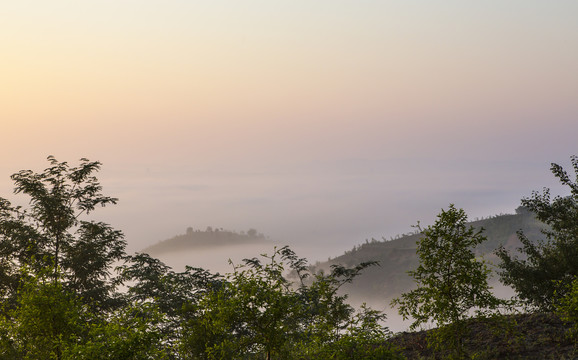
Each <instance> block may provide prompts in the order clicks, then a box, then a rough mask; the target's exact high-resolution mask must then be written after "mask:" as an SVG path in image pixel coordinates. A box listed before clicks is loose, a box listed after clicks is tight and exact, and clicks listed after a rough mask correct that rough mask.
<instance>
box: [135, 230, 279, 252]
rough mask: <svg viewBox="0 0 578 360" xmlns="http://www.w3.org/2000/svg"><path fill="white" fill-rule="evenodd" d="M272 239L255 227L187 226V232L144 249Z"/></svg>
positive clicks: (166, 249)
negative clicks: (245, 228)
mask: <svg viewBox="0 0 578 360" xmlns="http://www.w3.org/2000/svg"><path fill="white" fill-rule="evenodd" d="M269 242H270V240H269V239H268V238H267V237H265V235H263V234H262V233H260V232H258V231H257V230H255V229H249V230H248V231H247V232H244V231H242V232H240V233H237V232H234V231H230V230H224V229H223V228H215V229H213V228H212V227H210V226H209V227H207V228H206V230H195V229H193V228H192V227H189V228H187V231H186V233H185V234H181V235H176V236H174V237H172V238H170V239H167V240H164V241H160V242H158V243H157V244H155V245H152V246H149V247H147V248H145V249H143V252H144V253H147V254H151V255H159V254H166V253H174V252H181V251H190V250H198V249H210V248H218V247H226V246H236V245H248V244H264V243H269Z"/></svg>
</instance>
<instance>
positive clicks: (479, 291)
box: [392, 204, 502, 356]
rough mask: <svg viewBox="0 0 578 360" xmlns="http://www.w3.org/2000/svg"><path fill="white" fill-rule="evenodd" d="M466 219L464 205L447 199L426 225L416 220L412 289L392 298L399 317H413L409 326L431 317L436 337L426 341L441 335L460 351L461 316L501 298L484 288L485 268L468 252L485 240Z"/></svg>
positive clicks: (489, 306) (493, 304) (489, 307)
mask: <svg viewBox="0 0 578 360" xmlns="http://www.w3.org/2000/svg"><path fill="white" fill-rule="evenodd" d="M466 221H467V215H466V213H465V212H464V210H462V209H456V208H455V206H454V205H453V204H452V205H450V207H449V209H448V210H442V211H441V213H440V214H439V215H438V216H437V220H436V222H435V223H434V225H432V226H429V227H427V228H426V229H421V228H420V227H419V224H418V225H417V226H418V229H419V230H420V231H421V233H422V235H423V236H422V237H421V238H420V240H419V241H418V244H417V246H418V247H417V254H418V257H419V260H420V265H419V266H418V268H417V269H416V270H414V271H410V272H409V274H410V276H412V277H413V278H414V279H415V281H416V284H417V289H415V290H413V291H410V292H408V293H404V294H402V295H401V297H399V298H397V299H394V300H393V301H392V305H394V306H398V307H399V313H400V315H402V316H403V318H404V319H408V318H410V317H411V318H413V320H414V322H413V324H412V325H411V328H412V329H415V328H417V327H418V326H419V325H421V324H424V323H428V322H430V321H433V322H434V323H436V324H437V326H438V329H437V331H436V332H435V337H434V339H433V340H436V341H430V344H437V343H440V341H442V342H444V343H445V345H446V346H448V347H450V348H452V349H454V350H455V353H456V354H457V355H458V356H462V355H463V347H462V343H461V342H462V337H463V335H464V332H465V330H466V329H465V327H464V326H463V321H464V320H465V319H467V318H468V317H469V316H470V313H471V311H472V310H474V312H475V314H476V315H478V316H481V315H484V314H485V313H486V312H488V311H489V310H492V309H496V308H497V307H498V306H499V305H501V304H502V302H501V301H500V300H498V299H496V298H495V297H494V296H493V295H492V293H491V291H490V287H489V285H488V282H487V278H488V274H489V270H488V269H487V267H486V266H485V264H484V263H483V262H481V261H479V260H478V259H476V255H475V253H474V252H473V248H475V247H476V246H477V245H478V244H480V243H482V242H483V241H485V237H484V236H483V235H482V230H477V231H476V230H475V229H474V228H473V227H472V226H470V227H467V226H466ZM430 340H431V339H430ZM437 340H439V341H437Z"/></svg>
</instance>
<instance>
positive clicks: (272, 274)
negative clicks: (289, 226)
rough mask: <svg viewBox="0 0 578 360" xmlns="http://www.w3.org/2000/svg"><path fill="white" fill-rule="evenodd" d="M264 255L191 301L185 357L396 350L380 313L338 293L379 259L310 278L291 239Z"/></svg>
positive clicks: (287, 356)
mask: <svg viewBox="0 0 578 360" xmlns="http://www.w3.org/2000/svg"><path fill="white" fill-rule="evenodd" d="M263 257H264V260H265V261H262V260H261V259H258V258H253V259H245V260H244V261H243V263H242V264H241V265H233V272H232V273H230V274H228V275H227V276H226V278H225V281H224V282H223V283H222V284H221V285H220V286H219V287H217V288H213V290H212V291H208V292H207V293H205V296H203V297H202V298H201V299H200V300H199V302H198V303H197V304H192V305H191V306H189V307H188V309H187V312H188V313H189V314H190V315H188V320H187V322H186V323H185V324H184V325H183V327H184V332H185V335H184V337H183V342H182V346H181V355H182V356H183V357H184V358H187V359H188V358H193V359H237V358H245V359H262V358H266V359H274V358H276V359H316V358H337V356H338V354H342V353H343V350H344V349H347V350H348V351H349V352H346V353H347V354H350V355H351V357H347V358H350V359H370V358H371V357H360V356H356V355H359V354H361V353H362V349H363V350H364V351H366V352H367V353H368V354H373V355H376V354H378V353H379V354H382V355H383V357H381V358H382V359H388V358H393V357H386V355H385V354H389V355H392V356H393V352H392V351H390V350H389V348H387V347H386V346H385V345H383V340H384V339H385V337H386V335H387V334H388V332H387V331H386V328H384V327H383V326H382V325H381V324H380V323H379V320H381V319H383V317H382V314H381V313H380V312H378V311H374V310H371V311H369V310H368V311H364V312H363V313H362V314H361V315H359V316H357V317H353V313H354V310H353V308H352V307H351V305H349V304H347V303H346V298H347V296H346V295H339V294H338V293H337V290H338V289H339V287H341V285H343V284H345V283H348V282H351V281H352V280H353V278H354V277H356V276H357V275H359V274H360V273H361V271H362V270H363V269H365V268H366V267H367V266H370V265H372V264H373V263H365V264H360V265H358V266H356V267H354V268H345V267H343V266H339V265H336V266H334V267H333V268H332V271H331V272H330V274H327V275H325V274H315V276H314V278H313V279H312V280H311V281H309V280H308V278H309V277H310V276H311V275H312V274H311V273H310V272H309V268H308V266H307V262H306V261H305V259H303V258H298V257H297V256H296V255H295V253H294V252H293V251H292V250H290V249H289V248H288V247H283V248H281V249H277V250H275V252H274V253H273V255H271V256H266V255H263ZM286 272H290V273H292V274H293V278H294V279H295V280H296V282H293V281H290V280H289V278H288V275H287V274H286ZM340 339H341V340H342V341H341V342H339V341H340ZM362 339H363V341H361V340H362ZM357 340H359V341H357ZM370 340H371V341H370ZM354 343H359V344H358V347H356V346H354V345H353V344H354ZM370 343H371V345H369V344H370ZM366 345H367V346H366ZM339 358H340V359H341V358H344V357H343V355H341V357H339Z"/></svg>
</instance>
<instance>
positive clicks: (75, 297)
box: [0, 157, 578, 359]
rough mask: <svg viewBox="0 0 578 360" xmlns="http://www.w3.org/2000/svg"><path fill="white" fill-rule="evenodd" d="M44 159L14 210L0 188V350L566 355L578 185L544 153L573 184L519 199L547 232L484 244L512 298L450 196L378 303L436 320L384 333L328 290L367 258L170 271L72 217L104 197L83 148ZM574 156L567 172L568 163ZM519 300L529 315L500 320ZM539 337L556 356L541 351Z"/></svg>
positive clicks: (279, 258) (570, 342) (103, 229)
mask: <svg viewBox="0 0 578 360" xmlns="http://www.w3.org/2000/svg"><path fill="white" fill-rule="evenodd" d="M48 160H49V162H50V166H49V167H48V168H47V169H45V170H44V171H43V172H41V173H35V172H33V171H30V170H23V171H20V172H18V173H16V174H14V175H12V180H13V181H14V183H15V192H16V193H17V194H23V195H26V196H28V198H29V206H28V207H27V208H24V207H20V206H13V205H12V204H11V203H10V202H9V201H8V200H6V199H3V198H0V296H1V298H2V307H1V308H0V357H2V358H9V359H402V358H404V357H408V358H456V359H467V358H484V357H485V358H492V357H504V358H516V357H520V358H523V357H524V356H525V354H527V352H528V351H529V350H528V349H531V351H532V352H534V353H535V354H544V355H546V354H547V353H548V354H547V355H548V356H552V357H555V356H557V355H561V356H563V357H565V356H574V355H572V354H575V353H573V352H572V351H575V347H574V343H575V342H576V340H577V339H578V337H577V334H578V326H577V325H576V324H577V323H578V253H577V252H578V182H577V181H572V180H571V179H570V177H569V176H568V174H567V173H566V172H565V171H564V170H563V169H562V168H561V167H560V166H558V165H556V164H553V165H552V172H553V173H554V175H555V176H556V177H557V178H558V179H559V180H560V181H561V182H562V184H564V185H566V186H568V187H569V188H570V193H571V195H570V196H567V197H556V198H554V199H551V198H550V194H549V190H547V189H546V190H544V192H542V193H533V194H532V196H531V197H530V198H526V199H523V200H522V205H523V207H524V209H527V210H528V211H530V212H532V213H534V214H535V215H536V217H537V218H538V219H539V220H540V221H542V222H543V223H544V224H545V225H546V226H545V230H544V234H545V236H546V240H545V241H542V242H534V241H530V240H529V238H528V234H525V233H523V232H520V233H519V238H520V241H521V243H522V244H523V247H522V248H521V249H520V253H519V254H518V255H515V254H512V253H511V251H509V250H508V249H506V248H504V247H502V248H500V249H499V250H498V251H497V253H496V255H497V257H499V258H500V259H501V265H500V268H501V272H500V277H501V280H502V282H504V283H505V284H507V285H510V286H512V287H513V288H514V289H515V290H516V292H517V294H518V298H517V299H515V300H511V301H505V300H501V299H497V298H495V297H494V296H493V295H492V293H491V292H490V287H489V285H488V283H487V275H488V273H489V270H488V268H487V266H486V263H485V262H484V260H483V259H480V258H479V256H477V254H476V253H475V251H474V249H475V248H476V247H479V246H483V243H484V242H485V241H486V237H485V235H484V234H483V230H482V229H474V228H473V227H471V226H469V227H468V226H467V225H466V220H467V216H466V214H465V213H464V212H463V210H461V209H458V208H456V207H455V206H453V205H450V207H449V208H448V209H447V210H442V212H441V213H440V215H439V216H438V220H437V221H436V223H435V224H434V225H432V226H429V227H427V228H425V229H422V228H421V227H419V225H418V230H419V232H420V236H418V237H417V254H418V258H419V263H418V264H417V266H416V267H415V268H414V270H412V271H410V275H411V276H412V277H413V279H414V281H415V286H416V288H415V289H414V290H412V291H410V292H406V293H403V294H402V295H401V296H400V297H399V298H398V299H396V300H394V301H393V303H392V305H393V306H396V307H397V308H398V310H399V312H400V314H401V315H403V316H404V317H406V318H411V319H412V320H413V321H414V323H413V325H412V328H413V329H414V330H416V329H417V328H418V327H419V326H423V325H424V324H428V326H429V325H430V324H433V325H435V326H436V327H435V328H434V329H433V330H430V331H428V332H427V334H426V333H423V332H417V333H410V334H397V335H395V336H394V335H393V334H391V332H390V331H389V330H388V329H387V327H386V326H385V325H384V321H385V317H384V315H383V313H381V312H379V311H376V310H373V309H371V308H369V307H367V306H365V305H363V306H361V308H360V309H357V310H356V309H354V308H353V307H352V306H351V305H349V304H348V303H347V295H344V294H342V293H341V292H340V291H339V290H340V289H341V288H342V287H343V286H344V285H346V284H349V283H351V282H353V281H354V279H356V278H357V277H358V276H359V275H360V274H361V273H362V272H363V271H364V270H366V269H368V268H370V267H372V266H373V265H375V264H376V263H375V262H373V261H368V262H362V263H359V264H355V265H351V266H349V267H345V266H342V265H339V264H333V265H332V266H331V268H330V269H328V271H326V272H317V271H314V268H313V267H311V266H310V265H309V264H308V263H307V261H306V260H305V259H303V258H299V257H298V256H297V255H296V254H295V253H294V252H293V251H292V250H291V249H289V248H287V247H283V248H280V249H275V250H274V251H273V253H272V254H270V255H262V256H261V257H258V258H252V259H245V260H244V261H243V262H242V263H241V264H231V266H232V271H231V272H230V273H228V274H225V275H221V274H213V273H210V272H208V271H206V270H204V269H200V268H193V267H187V268H186V269H185V271H183V272H178V273H177V272H174V271H173V270H172V269H171V268H170V267H168V266H167V265H165V264H163V263H162V262H161V261H160V260H158V259H155V258H153V257H151V256H149V255H147V254H144V253H141V254H134V255H128V254H126V252H125V248H126V243H125V241H124V238H123V234H122V233H121V232H120V231H118V230H115V229H113V228H112V227H110V226H109V225H108V224H104V223H101V222H95V221H90V220H87V219H86V217H87V215H89V214H90V213H92V211H94V210H96V209H97V208H98V207H103V206H107V205H111V204H115V203H116V201H117V199H115V198H112V197H108V196H104V195H102V193H101V191H102V187H101V186H100V183H99V182H98V180H97V178H96V177H95V176H94V173H95V172H97V171H98V170H99V169H100V163H98V162H91V161H89V160H87V159H81V162H80V164H79V165H78V166H77V167H70V166H69V165H68V164H67V163H66V162H59V161H57V160H56V159H54V158H53V157H49V158H48ZM572 164H573V167H574V170H575V171H576V173H577V174H578V158H576V157H573V158H572ZM518 256H520V257H518ZM113 264H118V265H116V266H113ZM520 309H524V311H526V312H529V313H534V315H532V316H530V317H528V315H511V314H513V313H515V312H517V311H519V310H520ZM472 315H475V319H472V318H471V316H472ZM528 319H530V320H528ZM531 323H540V324H542V325H543V327H544V326H546V325H545V324H553V325H552V326H553V327H554V329H555V330H552V329H550V328H547V326H546V327H544V329H542V330H543V331H538V332H537V333H539V334H541V335H540V336H541V337H540V336H538V339H537V340H535V341H534V340H532V341H531V342H529V339H530V338H531V333H532V331H534V330H528V329H533V328H535V327H532V326H528V324H531ZM524 324H525V325H524ZM484 334H485V335H484ZM495 334H497V335H495ZM532 334H533V333H532ZM552 334H553V335H552ZM490 335H491V336H490ZM492 336H494V338H495V339H497V340H496V341H497V342H499V341H502V342H503V341H505V340H504V339H509V340H507V341H506V342H507V344H506V345H504V346H502V347H496V346H492V345H491V344H490V345H488V344H487V343H486V348H484V346H483V345H480V341H482V342H483V341H487V340H488V339H491V338H492ZM543 336H547V337H548V339H549V340H548V339H547V340H544V338H543ZM500 339H501V340H500ZM536 344H538V345H536ZM552 344H554V346H556V348H557V349H562V350H560V351H563V352H550V351H548V350H547V349H549V348H548V346H550V345H552ZM488 347H492V348H490V349H488ZM546 358H547V357H546ZM558 358H561V357H560V356H558Z"/></svg>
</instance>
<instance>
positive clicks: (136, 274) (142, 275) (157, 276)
mask: <svg viewBox="0 0 578 360" xmlns="http://www.w3.org/2000/svg"><path fill="white" fill-rule="evenodd" d="M117 270H118V271H119V277H118V279H117V280H118V281H119V283H125V284H130V286H129V287H128V289H127V291H126V293H125V294H124V299H125V302H126V303H128V304H134V305H135V306H137V307H140V306H151V305H154V307H155V309H156V311H158V312H159V313H160V314H162V318H161V319H159V321H158V323H157V324H156V325H157V327H158V328H159V330H160V331H161V332H162V334H163V337H164V343H163V347H165V348H172V347H174V346H176V343H177V342H178V341H179V339H180V338H181V330H182V326H181V325H182V322H183V317H184V316H186V313H183V311H182V309H183V307H184V306H185V305H186V304H189V305H190V304H196V303H197V302H198V301H199V299H200V298H201V297H202V296H204V294H205V292H206V291H207V289H209V288H213V287H218V286H219V284H220V275H219V274H211V273H209V272H208V271H206V270H203V269H200V268H193V267H190V266H186V267H185V271H183V272H179V273H177V272H174V271H172V270H171V268H170V267H169V266H167V265H165V264H164V263H163V262H162V261H160V260H158V259H155V258H152V257H151V256H149V255H148V254H143V253H141V254H135V255H133V256H128V257H126V259H125V263H124V264H123V265H121V266H119V267H118V269H117Z"/></svg>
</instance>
